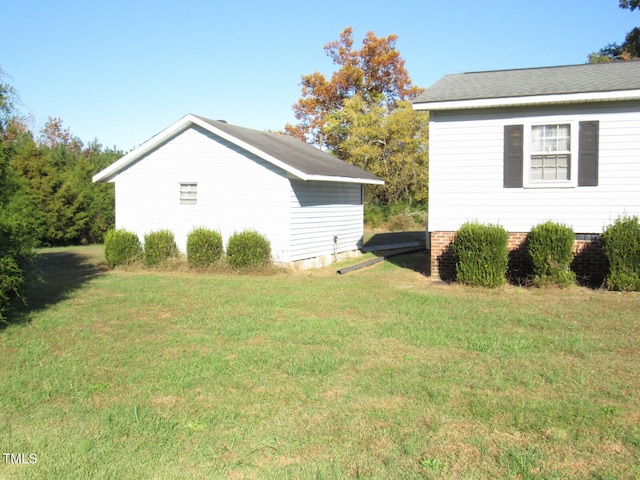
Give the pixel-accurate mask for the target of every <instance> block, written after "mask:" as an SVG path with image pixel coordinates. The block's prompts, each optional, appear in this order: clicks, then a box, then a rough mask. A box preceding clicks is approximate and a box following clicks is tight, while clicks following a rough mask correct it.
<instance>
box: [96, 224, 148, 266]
mask: <svg viewBox="0 0 640 480" xmlns="http://www.w3.org/2000/svg"><path fill="white" fill-rule="evenodd" d="M104 256H105V259H106V260H107V265H108V266H109V268H115V267H119V266H122V265H130V264H132V263H135V262H137V261H139V260H140V259H141V258H142V245H141V244H140V239H139V238H138V236H137V235H136V234H135V233H133V232H129V231H127V230H124V229H118V230H109V231H108V232H107V234H106V235H105V237H104Z"/></svg>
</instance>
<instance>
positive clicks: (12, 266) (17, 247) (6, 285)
mask: <svg viewBox="0 0 640 480" xmlns="http://www.w3.org/2000/svg"><path fill="white" fill-rule="evenodd" d="M33 245H34V238H33V233H32V229H31V228H30V227H29V226H28V225H27V224H24V223H20V222H16V221H5V220H3V219H0V320H4V319H5V312H6V311H7V310H8V309H9V306H10V304H11V301H12V300H13V299H14V298H20V297H22V294H23V293H24V289H25V287H26V285H27V275H28V273H29V270H30V267H31V264H32V261H33V258H34V251H33Z"/></svg>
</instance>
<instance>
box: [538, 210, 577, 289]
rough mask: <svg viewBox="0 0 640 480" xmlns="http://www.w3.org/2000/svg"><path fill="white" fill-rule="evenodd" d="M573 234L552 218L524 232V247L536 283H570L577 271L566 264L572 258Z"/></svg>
mask: <svg viewBox="0 0 640 480" xmlns="http://www.w3.org/2000/svg"><path fill="white" fill-rule="evenodd" d="M574 238H575V234H574V233H573V230H572V229H571V227H568V226H566V225H562V224H559V223H554V222H546V223H542V224H540V225H536V226H535V227H533V228H532V229H531V231H530V232H529V235H527V249H528V252H529V256H530V257H531V262H532V264H533V275H534V282H535V283H536V284H538V285H543V284H548V283H551V284H555V285H569V284H572V283H574V282H575V281H576V274H575V273H574V272H572V271H571V269H570V268H569V266H570V265H571V261H572V260H573V243H574Z"/></svg>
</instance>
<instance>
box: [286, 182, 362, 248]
mask: <svg viewBox="0 0 640 480" xmlns="http://www.w3.org/2000/svg"><path fill="white" fill-rule="evenodd" d="M289 201H290V232H291V233H290V235H291V237H290V248H291V250H290V253H291V261H296V260H302V259H307V258H314V257H318V256H322V255H330V254H332V253H334V241H333V239H334V237H336V236H337V237H338V242H337V244H336V245H335V246H336V252H337V253H340V252H345V251H351V250H355V249H357V248H358V247H359V246H361V244H362V234H363V206H362V194H361V186H360V185H357V184H348V183H333V182H302V181H297V180H291V188H290V199H289Z"/></svg>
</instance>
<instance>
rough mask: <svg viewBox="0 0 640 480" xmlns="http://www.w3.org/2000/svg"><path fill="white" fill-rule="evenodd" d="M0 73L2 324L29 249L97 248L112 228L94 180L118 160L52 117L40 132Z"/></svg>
mask: <svg viewBox="0 0 640 480" xmlns="http://www.w3.org/2000/svg"><path fill="white" fill-rule="evenodd" d="M17 99H18V96H17V93H16V90H15V89H14V88H13V86H12V85H10V84H9V83H8V82H7V81H6V75H5V74H4V72H3V71H2V70H0V320H2V319H4V318H5V316H6V315H5V312H6V311H7V309H8V308H9V306H10V304H11V302H12V300H13V299H14V298H15V297H20V296H21V295H22V294H23V293H24V289H25V287H26V282H27V280H26V279H27V273H28V271H29V267H30V264H31V261H32V260H33V258H34V253H33V252H34V249H35V248H36V247H42V246H64V245H78V244H86V243H99V242H102V241H103V239H104V236H105V233H106V232H107V230H109V229H110V228H112V227H113V225H114V218H115V214H114V191H113V185H111V184H105V183H101V184H93V183H92V180H91V178H92V176H93V175H94V174H95V173H97V172H98V171H100V170H102V169H103V168H105V167H106V166H108V165H109V164H111V163H113V162H114V161H116V160H117V159H118V158H120V157H121V156H122V152H120V151H118V150H115V149H108V148H106V149H105V148H103V147H102V145H100V144H99V143H98V142H97V141H93V142H91V143H89V144H87V145H84V144H83V142H82V141H81V140H80V139H79V138H77V137H75V136H74V135H73V134H72V133H71V132H70V131H69V129H68V128H64V127H63V125H62V120H60V119H59V118H49V120H48V121H47V123H46V124H45V126H44V127H43V128H42V130H41V131H40V132H39V133H38V134H37V135H34V133H33V132H32V131H31V130H29V128H28V127H27V123H26V122H25V120H24V118H23V117H22V116H21V115H20V113H19V112H18V109H17V107H16V104H17V103H18V100H17Z"/></svg>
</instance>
